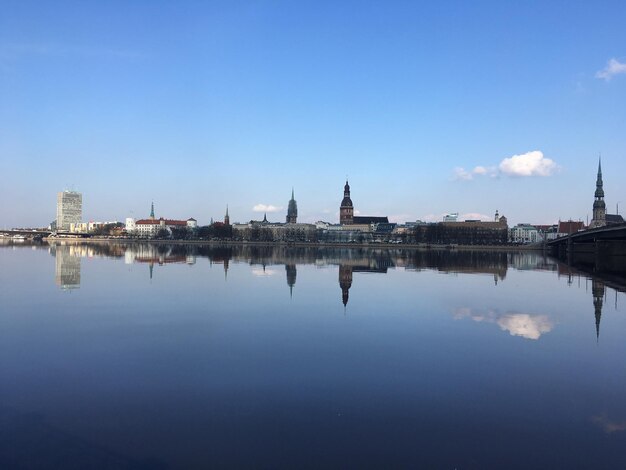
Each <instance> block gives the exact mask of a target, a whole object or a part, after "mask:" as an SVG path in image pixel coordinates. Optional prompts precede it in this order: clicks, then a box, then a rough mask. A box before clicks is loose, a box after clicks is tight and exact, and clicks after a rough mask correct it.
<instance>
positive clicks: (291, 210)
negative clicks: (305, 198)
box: [287, 188, 298, 224]
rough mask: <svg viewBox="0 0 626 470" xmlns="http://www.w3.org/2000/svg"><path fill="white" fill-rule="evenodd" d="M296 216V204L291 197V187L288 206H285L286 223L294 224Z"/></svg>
mask: <svg viewBox="0 0 626 470" xmlns="http://www.w3.org/2000/svg"><path fill="white" fill-rule="evenodd" d="M297 218H298V205H297V204H296V200H295V199H294V198H293V188H291V199H290V200H289V206H288V207H287V223H288V224H295V223H296V219H297Z"/></svg>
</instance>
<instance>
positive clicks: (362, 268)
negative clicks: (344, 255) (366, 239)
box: [339, 259, 387, 307]
mask: <svg viewBox="0 0 626 470" xmlns="http://www.w3.org/2000/svg"><path fill="white" fill-rule="evenodd" d="M353 273H380V274H386V273H387V266H379V265H378V263H376V260H368V259H362V260H359V261H355V262H352V263H343V264H340V265H339V287H340V288H341V301H342V303H343V306H344V307H346V306H347V305H348V300H349V296H350V293H349V291H350V287H352V274H353Z"/></svg>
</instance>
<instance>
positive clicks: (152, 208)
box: [150, 201, 154, 220]
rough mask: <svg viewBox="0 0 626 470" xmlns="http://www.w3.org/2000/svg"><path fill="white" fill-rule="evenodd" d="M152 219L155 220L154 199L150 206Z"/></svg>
mask: <svg viewBox="0 0 626 470" xmlns="http://www.w3.org/2000/svg"><path fill="white" fill-rule="evenodd" d="M150 220H154V201H152V206H150Z"/></svg>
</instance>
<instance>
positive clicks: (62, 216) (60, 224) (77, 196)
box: [56, 191, 83, 231]
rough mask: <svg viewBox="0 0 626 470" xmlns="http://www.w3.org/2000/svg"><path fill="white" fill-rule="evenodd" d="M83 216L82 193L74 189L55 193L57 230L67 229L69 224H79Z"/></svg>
mask: <svg viewBox="0 0 626 470" xmlns="http://www.w3.org/2000/svg"><path fill="white" fill-rule="evenodd" d="M82 218H83V195H82V194H81V193H78V192H76V191H62V192H60V193H58V194H57V224H56V228H57V230H64V231H69V230H70V226H71V224H79V223H80V221H81V219H82Z"/></svg>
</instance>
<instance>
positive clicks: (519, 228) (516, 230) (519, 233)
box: [509, 224, 543, 243]
mask: <svg viewBox="0 0 626 470" xmlns="http://www.w3.org/2000/svg"><path fill="white" fill-rule="evenodd" d="M509 241H511V242H512V243H538V242H542V241H543V237H542V235H541V232H540V231H539V230H537V227H535V226H533V225H530V224H517V225H516V226H515V227H512V228H510V229H509Z"/></svg>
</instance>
